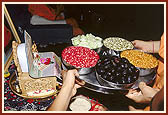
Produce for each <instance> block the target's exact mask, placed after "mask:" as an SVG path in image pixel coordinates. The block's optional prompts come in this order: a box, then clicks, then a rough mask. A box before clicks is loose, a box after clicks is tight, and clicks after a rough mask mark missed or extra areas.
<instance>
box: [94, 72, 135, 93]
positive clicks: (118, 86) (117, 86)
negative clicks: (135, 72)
mask: <svg viewBox="0 0 168 115" xmlns="http://www.w3.org/2000/svg"><path fill="white" fill-rule="evenodd" d="M96 78H97V80H98V82H99V83H100V84H101V85H103V86H106V87H112V88H115V89H123V90H126V89H130V88H131V87H132V86H133V85H134V84H135V83H136V81H134V82H132V83H130V84H117V83H114V82H110V81H107V80H105V79H104V78H102V77H101V76H99V75H98V73H97V72H96ZM137 80H138V79H137Z"/></svg>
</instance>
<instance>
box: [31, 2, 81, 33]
mask: <svg viewBox="0 0 168 115" xmlns="http://www.w3.org/2000/svg"><path fill="white" fill-rule="evenodd" d="M28 11H29V12H30V13H31V15H32V19H31V23H32V24H36V23H37V22H38V23H39V22H43V23H45V24H46V23H47V24H57V23H58V24H69V25H71V26H72V28H73V36H77V35H82V34H84V32H83V30H82V29H81V28H80V27H79V25H78V23H77V21H76V20H75V19H74V18H73V17H70V18H65V16H64V13H63V12H64V5H62V4H29V5H28Z"/></svg>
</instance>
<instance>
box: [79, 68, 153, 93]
mask: <svg viewBox="0 0 168 115" xmlns="http://www.w3.org/2000/svg"><path fill="white" fill-rule="evenodd" d="M155 77H156V73H155V72H153V73H151V74H150V75H148V76H145V77H139V79H138V80H137V81H136V83H135V84H134V85H133V86H132V87H131V88H127V89H125V88H120V89H118V88H115V87H114V88H113V87H108V86H103V85H101V84H100V83H99V82H98V80H97V77H96V72H95V71H92V72H91V73H90V74H88V75H81V76H79V78H80V79H82V80H84V81H85V82H86V84H85V85H84V87H85V88H87V89H90V90H92V91H96V92H100V93H104V94H113V93H116V92H118V91H122V90H128V89H137V88H138V85H139V83H140V82H141V81H143V82H145V83H147V84H148V83H151V82H152V81H154V79H155Z"/></svg>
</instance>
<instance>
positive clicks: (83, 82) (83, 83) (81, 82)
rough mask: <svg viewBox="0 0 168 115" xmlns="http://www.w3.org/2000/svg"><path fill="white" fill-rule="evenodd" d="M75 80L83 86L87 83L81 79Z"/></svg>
mask: <svg viewBox="0 0 168 115" xmlns="http://www.w3.org/2000/svg"><path fill="white" fill-rule="evenodd" d="M75 82H76V83H77V84H79V85H81V86H83V85H85V81H84V80H81V79H75Z"/></svg>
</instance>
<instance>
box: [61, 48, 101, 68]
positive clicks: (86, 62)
mask: <svg viewBox="0 0 168 115" xmlns="http://www.w3.org/2000/svg"><path fill="white" fill-rule="evenodd" d="M62 59H63V60H64V61H66V62H67V63H69V64H70V65H72V66H75V67H79V68H90V67H94V66H95V65H96V64H97V61H98V60H99V55H98V54H97V53H96V52H95V51H94V50H91V49H89V48H86V47H81V46H70V47H67V48H65V49H64V50H63V51H62Z"/></svg>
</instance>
